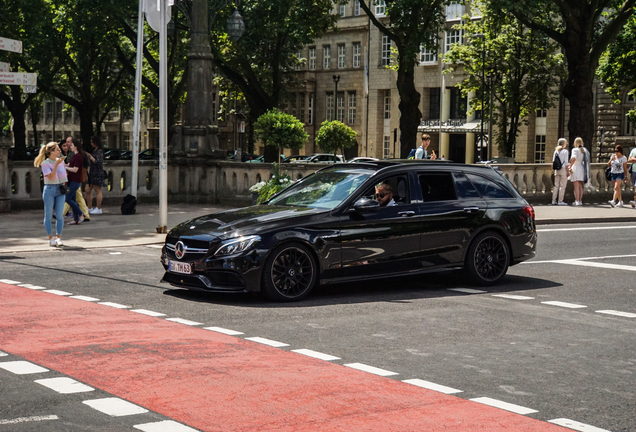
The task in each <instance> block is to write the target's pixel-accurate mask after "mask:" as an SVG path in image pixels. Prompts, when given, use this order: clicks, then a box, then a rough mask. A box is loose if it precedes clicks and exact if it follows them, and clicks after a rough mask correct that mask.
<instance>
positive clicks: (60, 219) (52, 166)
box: [33, 142, 68, 247]
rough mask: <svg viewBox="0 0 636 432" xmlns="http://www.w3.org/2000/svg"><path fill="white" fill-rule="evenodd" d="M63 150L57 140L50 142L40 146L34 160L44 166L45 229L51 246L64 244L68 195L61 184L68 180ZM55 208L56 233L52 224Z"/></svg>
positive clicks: (36, 163) (43, 199) (34, 162)
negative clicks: (63, 234) (61, 188)
mask: <svg viewBox="0 0 636 432" xmlns="http://www.w3.org/2000/svg"><path fill="white" fill-rule="evenodd" d="M61 153H62V151H61V150H60V146H59V145H58V144H57V143H56V142H50V143H48V144H46V145H43V146H42V147H41V148H40V153H39V154H38V155H37V157H36V158H35V160H34V161H33V166H36V167H41V168H42V175H43V176H44V189H43V190H42V201H44V229H45V230H46V233H47V234H48V236H49V245H50V246H54V247H55V246H57V247H59V246H63V243H62V229H63V228H64V212H63V211H64V200H65V198H66V195H65V194H63V193H62V191H61V190H60V186H61V185H63V184H64V183H66V182H67V180H68V178H67V174H66V166H65V165H64V158H63V157H60V154H61ZM53 208H55V235H56V238H55V239H54V238H53V231H52V226H51V219H52V217H53Z"/></svg>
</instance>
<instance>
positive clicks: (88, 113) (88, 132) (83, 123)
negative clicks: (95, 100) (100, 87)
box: [77, 102, 94, 151]
mask: <svg viewBox="0 0 636 432" xmlns="http://www.w3.org/2000/svg"><path fill="white" fill-rule="evenodd" d="M77 112H78V114H79V118H80V134H81V136H82V143H83V144H84V148H85V149H88V150H89V151H92V148H91V146H90V145H89V144H90V142H91V137H92V136H93V135H94V134H93V107H92V105H91V104H90V103H87V102H81V103H80V106H79V109H78V110H77Z"/></svg>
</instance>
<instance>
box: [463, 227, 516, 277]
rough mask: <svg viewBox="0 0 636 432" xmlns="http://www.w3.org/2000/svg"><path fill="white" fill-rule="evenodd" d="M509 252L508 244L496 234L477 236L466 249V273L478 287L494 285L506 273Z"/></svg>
mask: <svg viewBox="0 0 636 432" xmlns="http://www.w3.org/2000/svg"><path fill="white" fill-rule="evenodd" d="M509 262H510V250H509V249H508V244H507V243H506V241H505V240H504V238H503V237H502V236H501V234H498V233H496V232H484V233H481V234H479V235H478V236H477V237H476V238H475V240H473V242H472V243H471V244H470V247H469V248H468V254H467V255H466V271H467V273H468V276H469V277H470V278H471V280H472V281H473V282H475V283H476V284H478V285H494V284H496V283H497V282H499V281H500V280H501V279H502V278H503V277H504V276H505V275H506V272H507V271H508V263H509Z"/></svg>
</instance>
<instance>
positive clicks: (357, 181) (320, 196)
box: [268, 169, 374, 210]
mask: <svg viewBox="0 0 636 432" xmlns="http://www.w3.org/2000/svg"><path fill="white" fill-rule="evenodd" d="M373 173H374V171H372V170H364V169H330V170H324V171H319V172H317V173H315V174H312V175H311V176H310V177H307V178H306V179H304V180H303V181H302V182H300V183H297V184H294V185H292V186H290V187H289V188H288V189H286V190H285V191H283V192H282V193H281V194H280V195H279V196H277V197H276V198H274V199H273V200H271V201H270V202H269V203H268V204H269V205H282V206H303V207H314V208H324V209H329V210H330V209H333V208H335V207H337V206H338V205H340V203H342V202H343V201H344V200H345V199H347V198H348V197H349V196H350V195H351V194H352V193H353V192H354V191H355V190H356V189H358V187H360V185H361V184H362V183H364V181H365V180H366V179H368V178H369V177H370V176H371V175H372V174H373Z"/></svg>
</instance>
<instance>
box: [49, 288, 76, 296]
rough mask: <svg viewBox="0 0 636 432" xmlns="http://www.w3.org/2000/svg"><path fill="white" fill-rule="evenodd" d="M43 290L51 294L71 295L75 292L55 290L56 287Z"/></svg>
mask: <svg viewBox="0 0 636 432" xmlns="http://www.w3.org/2000/svg"><path fill="white" fill-rule="evenodd" d="M42 292H45V293H49V294H55V295H59V296H70V295H73V293H70V292H66V291H60V290H55V289H50V290H44V291H42Z"/></svg>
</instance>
